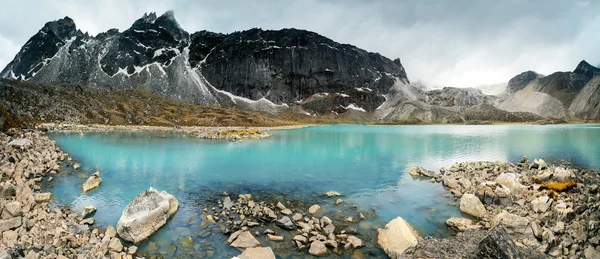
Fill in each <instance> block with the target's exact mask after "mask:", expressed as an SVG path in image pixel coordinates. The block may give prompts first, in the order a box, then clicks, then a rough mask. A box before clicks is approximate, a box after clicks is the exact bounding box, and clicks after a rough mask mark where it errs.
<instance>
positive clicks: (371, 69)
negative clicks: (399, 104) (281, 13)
mask: <svg viewBox="0 0 600 259" xmlns="http://www.w3.org/2000/svg"><path fill="white" fill-rule="evenodd" d="M190 52H191V53H193V55H192V54H190V64H191V65H192V66H193V67H198V68H200V69H201V71H202V74H203V75H204V77H205V78H206V79H207V80H208V81H209V82H211V83H212V84H213V85H215V86H219V88H220V89H222V90H225V91H227V92H230V93H232V94H234V95H237V96H242V97H246V98H249V99H253V100H257V99H260V98H263V97H264V98H267V99H269V100H271V101H273V102H275V103H291V102H294V101H297V100H303V99H305V98H307V97H309V96H311V95H313V94H317V93H332V94H333V93H344V94H346V95H350V96H349V97H348V98H349V99H348V101H347V102H340V103H348V104H349V103H358V102H362V103H363V107H364V108H365V109H367V110H373V109H374V108H376V107H377V106H379V105H380V104H381V103H382V102H383V97H382V96H381V95H382V94H385V93H386V92H387V91H388V90H389V88H390V87H391V86H392V85H393V84H394V82H395V81H394V80H395V78H399V80H401V81H402V82H404V83H408V78H407V77H406V72H405V71H404V68H403V67H402V65H401V64H400V60H398V59H397V60H395V61H391V60H389V59H387V58H385V57H383V56H381V55H379V54H377V53H370V52H367V51H364V50H362V49H359V48H357V47H354V46H352V45H347V44H340V43H337V42H334V41H332V40H330V39H328V38H326V37H323V36H321V35H319V34H316V33H314V32H309V31H304V30H296V29H283V30H278V31H271V30H266V31H265V30H261V29H251V30H248V31H242V32H234V33H231V34H227V35H223V34H216V33H211V32H207V31H201V32H197V33H195V34H193V35H192V43H191V46H190ZM357 88H358V89H364V91H357V90H355V89H357ZM365 93H368V94H365ZM330 110H331V109H330Z"/></svg>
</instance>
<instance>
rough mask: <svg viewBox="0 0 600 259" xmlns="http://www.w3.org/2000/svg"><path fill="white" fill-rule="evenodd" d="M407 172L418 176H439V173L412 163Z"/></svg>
mask: <svg viewBox="0 0 600 259" xmlns="http://www.w3.org/2000/svg"><path fill="white" fill-rule="evenodd" d="M408 174H410V175H412V176H419V177H437V176H439V173H436V172H434V171H429V170H426V169H425V168H423V167H420V166H416V165H412V166H411V167H410V169H409V170H408Z"/></svg>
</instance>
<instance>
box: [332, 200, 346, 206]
mask: <svg viewBox="0 0 600 259" xmlns="http://www.w3.org/2000/svg"><path fill="white" fill-rule="evenodd" d="M342 203H344V201H343V200H342V199H337V200H335V201H334V202H333V205H340V204H342Z"/></svg>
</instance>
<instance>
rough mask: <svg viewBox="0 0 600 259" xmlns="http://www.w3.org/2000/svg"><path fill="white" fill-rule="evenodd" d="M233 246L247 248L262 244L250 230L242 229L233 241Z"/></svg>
mask: <svg viewBox="0 0 600 259" xmlns="http://www.w3.org/2000/svg"><path fill="white" fill-rule="evenodd" d="M230 246H232V247H235V248H240V249H245V248H250V247H258V246H261V244H260V242H259V241H258V240H257V239H256V238H255V237H254V235H252V233H250V232H249V231H242V232H241V233H240V234H239V235H238V236H237V237H236V238H235V240H234V241H233V242H232V243H231V245H230Z"/></svg>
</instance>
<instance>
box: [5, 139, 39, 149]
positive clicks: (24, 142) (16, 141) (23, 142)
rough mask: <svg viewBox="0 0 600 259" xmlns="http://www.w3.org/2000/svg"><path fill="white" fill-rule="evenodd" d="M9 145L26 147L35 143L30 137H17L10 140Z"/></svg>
mask: <svg viewBox="0 0 600 259" xmlns="http://www.w3.org/2000/svg"><path fill="white" fill-rule="evenodd" d="M8 145H9V146H11V147H16V148H20V149H26V148H29V147H31V146H32V145H33V144H32V143H31V140H29V139H26V138H17V139H14V140H12V141H11V142H9V143H8Z"/></svg>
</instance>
